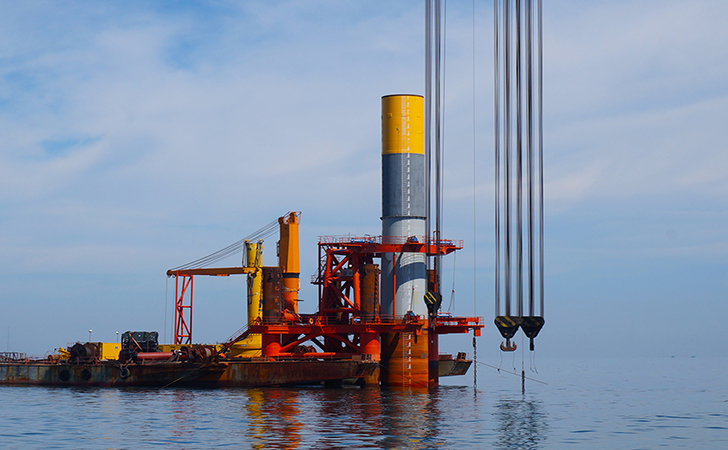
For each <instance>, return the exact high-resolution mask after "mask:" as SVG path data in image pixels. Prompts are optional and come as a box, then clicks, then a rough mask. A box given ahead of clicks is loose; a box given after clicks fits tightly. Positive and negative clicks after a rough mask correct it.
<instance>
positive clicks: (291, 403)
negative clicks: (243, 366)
mask: <svg viewBox="0 0 728 450" xmlns="http://www.w3.org/2000/svg"><path fill="white" fill-rule="evenodd" d="M247 397H248V401H247V403H246V405H245V410H246V413H247V416H248V420H247V425H248V427H247V428H248V429H247V432H246V437H247V439H248V442H249V443H250V444H251V445H250V447H251V448H256V449H258V448H261V449H262V448H278V449H285V450H292V449H297V448H299V446H300V443H301V429H302V428H303V424H302V422H301V421H300V420H299V419H300V416H301V408H300V406H299V401H300V399H299V396H298V393H297V392H296V391H295V390H292V389H276V388H269V389H250V390H248V391H247Z"/></svg>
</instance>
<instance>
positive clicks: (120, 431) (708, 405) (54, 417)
mask: <svg viewBox="0 0 728 450" xmlns="http://www.w3.org/2000/svg"><path fill="white" fill-rule="evenodd" d="M483 362H485V363H487V364H490V365H494V366H501V368H502V370H501V372H500V373H499V372H497V371H496V370H494V369H492V368H490V367H487V366H483V365H480V366H479V367H478V382H477V390H476V389H474V387H473V377H472V373H470V374H468V375H467V376H464V377H457V378H449V379H446V380H443V381H447V382H448V384H450V385H449V386H442V387H440V388H439V389H437V390H434V391H431V392H399V391H387V390H379V389H358V388H342V389H323V388H296V389H289V388H286V389H282V388H266V389H224V390H193V389H181V388H175V389H172V388H168V389H162V390H160V389H114V388H98V389H97V388H46V387H0V405H2V406H1V407H0V447H2V448H94V449H96V448H150V447H155V446H165V447H170V448H190V449H192V448H194V449H197V448H218V447H220V448H225V447H227V448H243V449H245V448H256V449H257V448H260V449H269V448H270V449H309V448H313V449H344V448H346V449H463V448H464V449H481V448H483V449H484V448H494V449H563V448H589V449H655V448H685V449H728V376H727V375H728V358H669V359H544V360H539V361H537V362H538V366H537V368H538V373H535V372H533V371H531V370H530V367H529V366H530V365H531V364H530V363H529V361H526V363H525V369H526V373H527V376H529V377H532V378H534V379H537V380H539V381H542V382H546V383H548V384H540V383H537V382H535V381H530V380H527V381H526V393H525V394H522V393H521V382H520V378H519V377H515V376H513V375H509V374H506V373H505V370H506V369H508V370H513V366H514V365H515V366H516V367H517V368H518V371H519V372H520V368H521V361H520V359H518V360H517V361H515V362H514V361H513V360H511V359H509V358H505V359H504V360H503V361H502V362H501V360H484V361H483ZM471 370H472V369H471ZM453 384H455V385H453ZM458 384H459V385H458Z"/></svg>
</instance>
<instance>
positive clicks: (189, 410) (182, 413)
mask: <svg viewBox="0 0 728 450" xmlns="http://www.w3.org/2000/svg"><path fill="white" fill-rule="evenodd" d="M171 400H172V417H173V418H174V428H172V436H173V440H178V439H180V438H190V437H192V436H193V434H194V428H195V427H194V418H195V415H196V413H197V402H196V392H195V391H193V390H188V389H178V390H174V391H172V398H171Z"/></svg>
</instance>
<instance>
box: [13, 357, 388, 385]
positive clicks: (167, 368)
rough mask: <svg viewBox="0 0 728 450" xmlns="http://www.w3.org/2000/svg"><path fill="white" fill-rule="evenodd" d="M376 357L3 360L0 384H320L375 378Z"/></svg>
mask: <svg viewBox="0 0 728 450" xmlns="http://www.w3.org/2000/svg"><path fill="white" fill-rule="evenodd" d="M378 370H379V366H378V364H376V363H375V362H363V361H353V360H336V361H319V360H312V361H230V362H220V363H210V364H190V363H180V362H154V363H149V364H129V365H120V364H118V363H116V362H99V363H95V364H63V363H49V362H36V361H30V362H2V363H0V385H42V386H102V387H110V386H149V387H165V386H186V387H254V386H283V385H298V384H318V383H322V382H324V383H325V382H335V381H338V380H343V379H352V378H353V379H362V380H372V378H376V376H377V375H378Z"/></svg>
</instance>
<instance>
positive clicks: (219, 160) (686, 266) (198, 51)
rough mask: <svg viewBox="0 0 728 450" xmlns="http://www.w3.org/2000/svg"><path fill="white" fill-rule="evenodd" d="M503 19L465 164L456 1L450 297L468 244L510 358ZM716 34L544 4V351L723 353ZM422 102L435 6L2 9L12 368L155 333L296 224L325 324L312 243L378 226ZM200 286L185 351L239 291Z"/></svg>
mask: <svg viewBox="0 0 728 450" xmlns="http://www.w3.org/2000/svg"><path fill="white" fill-rule="evenodd" d="M491 9H492V5H491V3H490V2H480V1H478V2H476V55H477V57H476V74H477V77H476V89H475V101H476V114H475V116H476V120H475V144H476V157H475V161H473V135H474V133H473V106H472V105H473V58H472V55H473V47H472V44H473V35H472V33H473V30H472V22H473V16H472V3H471V2H470V1H462V2H459V1H453V0H451V1H450V2H448V13H447V19H448V24H447V27H448V28H447V36H448V41H447V45H448V47H447V64H446V92H447V93H446V96H447V100H446V119H445V120H446V152H447V156H446V175H445V199H446V205H445V212H446V219H445V235H446V236H448V237H449V238H452V239H464V240H465V245H466V248H465V249H464V250H463V251H462V252H460V253H459V255H458V256H457V260H453V258H450V259H449V260H448V261H447V262H446V266H447V273H446V274H445V285H446V289H447V290H448V291H449V290H450V287H451V285H452V282H453V281H452V280H453V273H454V279H455V290H456V295H455V304H454V307H453V311H452V312H453V313H455V314H472V312H473V281H472V274H473V249H474V248H475V249H477V275H478V276H477V278H476V280H477V311H478V314H479V315H483V316H485V317H486V323H487V324H488V328H487V329H486V330H485V332H484V333H483V337H482V338H480V341H479V342H480V345H481V349H483V350H482V353H480V352H479V354H481V355H483V354H486V355H490V356H493V355H496V356H497V353H496V347H497V344H498V342H499V341H500V337H499V335H498V334H497V332H496V331H495V329H494V327H493V326H491V323H492V312H493V274H492V272H493V270H492V267H493V263H492V261H493V225H492V222H493V212H492V211H493V200H492V197H493V187H492V186H493V177H492V173H493V157H492V147H493V135H492V129H493V125H492V123H493V122H492V109H493V107H492V91H493V84H492V83H493V82H492V71H493V66H492V52H491V49H492V16H491ZM726 19H728V3H726V2H722V1H691V2H685V1H664V0H663V1H648V0H643V1H636V0H635V1H613V2H601V1H559V2H554V1H544V46H545V50H544V51H545V57H544V65H545V67H544V90H545V95H544V96H545V104H544V109H545V178H546V265H547V267H546V320H547V322H546V326H545V328H544V330H543V332H542V335H541V336H540V337H539V338H538V340H537V351H538V352H539V353H540V354H543V355H569V354H578V355H583V354H590V353H593V354H597V355H599V354H606V355H653V354H654V355H671V354H676V355H725V353H726V351H725V349H724V342H725V341H726V340H728V331H726V328H725V327H724V326H723V321H724V319H723V318H724V317H726V316H728V301H726V300H728V299H727V298H726V297H727V296H726V291H727V290H728V278H727V276H726V275H727V274H728V230H727V227H726V225H727V224H728V152H726V148H725V142H726V140H727V139H726V138H728V131H727V130H728V128H727V127H726V122H728V120H727V119H728V83H727V82H726V80H727V79H728V45H727V44H728V30H726V27H725V23H726ZM423 91H424V1H401V2H396V3H393V2H383V1H381V2H377V1H367V2H362V1H307V2H285V1H280V2H268V1H266V2H264V1H259V2H232V1H208V2H182V1H179V2H148V1H138V2H123V3H119V2H81V1H65V2H54V1H27V2H0V230H2V233H0V255H1V257H0V269H1V271H0V351H4V350H6V349H10V350H17V351H26V352H29V353H34V354H42V353H44V352H46V351H48V350H52V349H53V348H55V347H58V346H60V345H65V344H66V343H68V342H73V341H76V340H85V339H87V338H88V329H89V328H92V329H94V334H93V339H94V340H106V341H112V340H114V339H115V337H116V335H115V331H117V330H118V331H120V332H123V331H126V330H131V329H135V330H143V329H144V330H158V331H159V332H160V334H161V333H163V332H164V330H165V315H166V321H167V324H169V322H170V320H171V314H172V295H171V294H172V292H173V280H172V281H171V282H170V284H169V291H168V293H167V302H168V303H167V305H166V314H165V289H166V282H167V280H166V277H165V275H164V273H165V271H166V270H167V269H168V268H171V267H174V266H177V265H180V264H183V263H186V262H188V261H190V260H193V259H196V258H198V257H201V256H204V255H205V254H208V253H211V252H213V251H215V250H217V249H219V248H222V247H224V246H226V245H227V244H230V243H232V242H234V241H236V240H238V239H240V238H242V237H243V236H245V235H247V234H248V233H250V232H252V231H254V230H256V229H257V228H259V227H260V226H262V225H264V224H266V223H268V222H270V221H271V220H274V219H275V218H276V217H278V216H279V215H281V214H283V213H285V212H286V211H288V210H300V211H303V217H302V225H301V240H302V249H301V250H302V260H301V272H302V277H301V279H302V281H304V282H303V283H302V291H301V297H302V298H303V299H304V300H305V302H304V303H303V304H302V305H301V310H302V311H304V312H311V311H313V310H314V308H315V295H316V294H315V293H316V289H315V287H313V286H310V285H308V284H307V283H306V281H307V280H308V279H309V277H310V275H311V274H312V273H313V272H314V269H315V266H316V254H317V253H316V245H315V243H316V238H317V236H319V235H328V234H345V233H349V232H351V233H354V234H364V233H369V234H379V232H380V228H381V225H380V221H379V216H380V212H381V211H380V198H379V196H380V179H379V177H380V174H379V171H380V130H379V108H380V97H381V96H382V95H386V94H392V93H422V92H423ZM473 168H475V172H476V180H475V192H476V204H477V221H476V223H477V226H476V235H477V242H476V245H475V246H474V245H473V192H474V189H473ZM266 248H267V250H268V256H267V257H266V258H267V262H268V263H273V261H274V248H275V243H274V241H273V240H270V241H268V242H267V246H266ZM229 263H231V264H232V263H236V261H230V262H229ZM453 267H454V268H455V270H454V272H453ZM196 281H197V286H196V292H195V294H196V299H195V317H194V321H193V325H194V330H193V334H194V336H195V340H198V341H202V342H215V341H220V340H223V339H225V338H226V337H227V336H228V335H229V334H231V333H232V332H233V331H235V330H237V329H238V328H239V327H240V326H241V325H242V324H243V322H244V320H245V306H244V295H245V293H244V280H243V278H238V279H233V278H230V279H222V280H221V279H202V278H199V279H198V280H196ZM445 297H446V298H445V301H444V303H445V305H448V304H449V300H450V298H449V295H446V296H445ZM166 330H167V334H169V331H170V326H169V325H167V326H166ZM8 336H9V342H8ZM451 342H456V343H458V345H460V344H468V343H469V341H468V339H467V338H465V339H463V338H462V337H461V339H455V340H454V341H451ZM443 345H444V346H445V348H446V349H447V348H448V346H454V345H455V344H449V343H443ZM452 350H455V348H452ZM466 350H469V349H467V348H466Z"/></svg>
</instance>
